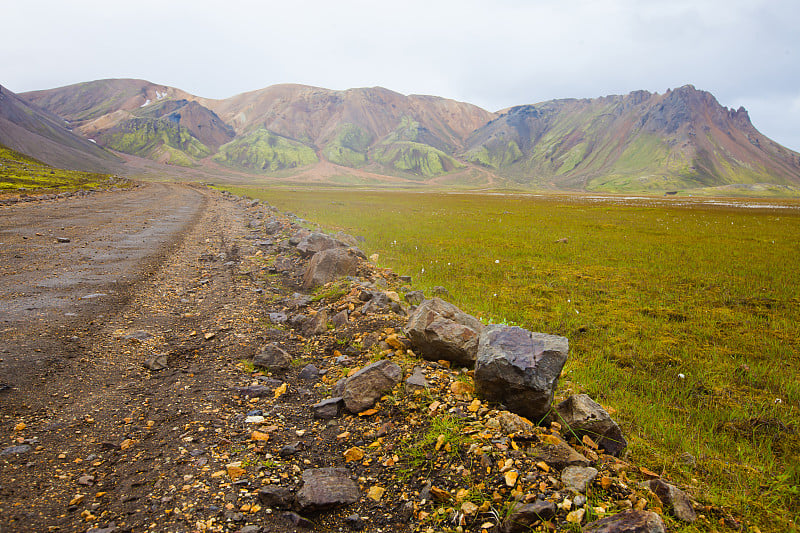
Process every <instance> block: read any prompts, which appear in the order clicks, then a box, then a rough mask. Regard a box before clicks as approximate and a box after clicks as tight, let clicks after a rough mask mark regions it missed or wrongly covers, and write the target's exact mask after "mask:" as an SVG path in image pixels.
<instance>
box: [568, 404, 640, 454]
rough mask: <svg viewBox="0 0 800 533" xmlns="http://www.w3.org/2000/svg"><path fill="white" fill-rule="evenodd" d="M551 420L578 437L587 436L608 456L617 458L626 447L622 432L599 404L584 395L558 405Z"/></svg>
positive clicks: (626, 443)
mask: <svg viewBox="0 0 800 533" xmlns="http://www.w3.org/2000/svg"><path fill="white" fill-rule="evenodd" d="M555 413H556V415H557V417H556V416H554V417H553V419H554V420H555V421H557V422H559V423H561V424H562V425H565V426H566V427H565V428H564V429H565V431H566V430H569V431H572V432H573V433H575V434H576V435H577V436H578V437H582V436H584V435H588V436H589V437H590V438H591V439H592V440H593V441H595V443H597V445H598V446H600V447H601V448H603V449H604V450H605V451H606V453H608V454H609V455H614V456H617V457H618V456H619V454H620V453H621V452H622V451H623V450H624V449H625V448H626V447H627V446H628V442H627V441H626V440H625V438H624V437H623V436H622V431H621V430H620V429H619V426H618V425H617V423H616V422H614V421H613V420H612V419H611V416H610V415H609V414H608V412H606V410H605V409H603V408H602V407H601V406H600V404H598V403H597V402H595V401H594V400H592V399H591V398H590V397H589V396H588V395H586V394H575V395H572V396H570V397H569V398H567V399H566V400H564V401H563V402H561V403H560V404H558V405H557V406H556V408H555Z"/></svg>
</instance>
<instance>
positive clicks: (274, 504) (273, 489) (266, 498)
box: [258, 485, 294, 509]
mask: <svg viewBox="0 0 800 533" xmlns="http://www.w3.org/2000/svg"><path fill="white" fill-rule="evenodd" d="M258 501H259V502H261V504H262V505H265V506H267V507H271V508H273V509H288V508H290V507H291V506H292V504H293V503H294V497H293V496H292V492H291V491H290V490H289V489H288V488H287V487H280V486H277V485H267V486H266V487H262V488H260V489H259V490H258Z"/></svg>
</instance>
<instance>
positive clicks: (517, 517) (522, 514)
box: [501, 500, 557, 533]
mask: <svg viewBox="0 0 800 533" xmlns="http://www.w3.org/2000/svg"><path fill="white" fill-rule="evenodd" d="M556 512H557V508H556V504H555V503H553V502H548V501H545V500H536V501H535V502H533V503H526V504H523V505H517V506H515V507H514V509H513V510H512V511H511V514H510V515H509V517H508V518H506V520H505V521H503V525H502V526H501V530H502V531H503V533H523V532H527V531H530V530H531V526H532V525H533V524H534V523H535V522H537V521H545V520H550V519H552V518H553V517H554V516H556Z"/></svg>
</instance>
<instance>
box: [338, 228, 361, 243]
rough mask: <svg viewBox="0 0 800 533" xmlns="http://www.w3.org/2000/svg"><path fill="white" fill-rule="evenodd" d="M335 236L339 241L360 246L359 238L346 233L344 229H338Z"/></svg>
mask: <svg viewBox="0 0 800 533" xmlns="http://www.w3.org/2000/svg"><path fill="white" fill-rule="evenodd" d="M333 238H334V239H336V240H337V241H339V242H341V243H344V244H345V245H347V246H354V247H358V245H359V244H360V243H359V242H358V239H356V238H355V237H353V236H352V235H349V234H347V233H345V232H343V231H337V232H336V234H335V235H334V236H333Z"/></svg>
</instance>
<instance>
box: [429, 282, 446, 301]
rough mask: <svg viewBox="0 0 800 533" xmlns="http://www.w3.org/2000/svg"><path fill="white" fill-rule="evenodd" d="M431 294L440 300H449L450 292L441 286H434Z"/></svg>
mask: <svg viewBox="0 0 800 533" xmlns="http://www.w3.org/2000/svg"><path fill="white" fill-rule="evenodd" d="M431 293H432V294H433V295H434V296H438V297H441V298H450V291H448V290H447V289H445V288H444V287H442V286H441V285H436V286H435V287H432V288H431Z"/></svg>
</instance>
